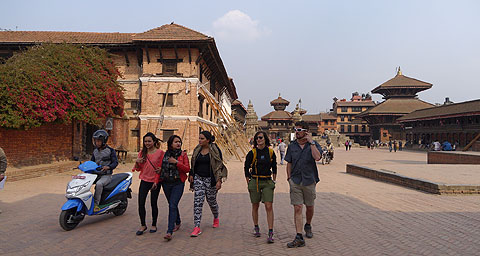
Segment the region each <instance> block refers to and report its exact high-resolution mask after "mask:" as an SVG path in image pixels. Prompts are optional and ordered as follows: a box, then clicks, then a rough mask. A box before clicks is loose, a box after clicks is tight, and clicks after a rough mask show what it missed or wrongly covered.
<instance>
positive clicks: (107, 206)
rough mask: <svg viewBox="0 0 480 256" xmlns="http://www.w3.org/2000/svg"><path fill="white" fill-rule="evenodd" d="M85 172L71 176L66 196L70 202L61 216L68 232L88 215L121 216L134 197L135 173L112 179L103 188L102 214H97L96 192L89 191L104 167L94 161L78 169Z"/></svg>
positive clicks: (64, 207) (62, 224)
mask: <svg viewBox="0 0 480 256" xmlns="http://www.w3.org/2000/svg"><path fill="white" fill-rule="evenodd" d="M78 169H80V170H81V171H82V172H83V173H82V174H78V175H74V176H72V180H71V181H70V182H69V183H68V185H67V191H66V194H65V197H66V198H67V199H68V200H67V202H65V204H64V205H63V206H62V212H61V213H60V218H59V222H60V226H61V227H62V228H63V229H65V230H66V231H70V230H72V229H74V228H75V227H76V226H77V225H78V224H79V223H80V222H81V221H82V220H83V219H84V218H85V215H89V216H91V215H101V214H107V213H110V212H111V213H113V214H114V215H115V216H120V215H122V214H123V213H124V212H125V211H126V210H127V206H128V198H132V190H131V189H130V185H131V184H132V176H133V175H132V173H131V172H126V173H119V174H115V175H113V176H112V181H111V182H110V183H109V184H108V185H107V186H105V187H104V188H103V193H102V199H101V200H100V206H101V207H102V208H101V209H100V210H99V211H94V200H93V193H92V192H91V191H90V188H91V187H92V185H93V184H94V183H95V182H96V179H97V176H98V174H99V171H97V170H99V169H101V166H99V165H97V164H96V163H95V162H92V161H87V162H84V163H81V164H80V165H79V166H78Z"/></svg>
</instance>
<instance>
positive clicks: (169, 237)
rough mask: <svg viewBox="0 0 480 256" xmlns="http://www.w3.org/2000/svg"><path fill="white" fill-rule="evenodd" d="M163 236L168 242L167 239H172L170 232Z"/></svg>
mask: <svg viewBox="0 0 480 256" xmlns="http://www.w3.org/2000/svg"><path fill="white" fill-rule="evenodd" d="M163 238H164V239H165V240H167V242H168V241H170V240H172V234H170V233H167V234H166V235H165V236H164V237H163Z"/></svg>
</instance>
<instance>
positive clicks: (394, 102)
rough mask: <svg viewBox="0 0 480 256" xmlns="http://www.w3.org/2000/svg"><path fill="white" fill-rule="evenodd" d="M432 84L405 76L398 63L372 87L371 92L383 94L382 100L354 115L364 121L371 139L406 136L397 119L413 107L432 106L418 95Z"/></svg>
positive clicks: (390, 138) (379, 139) (384, 139)
mask: <svg viewBox="0 0 480 256" xmlns="http://www.w3.org/2000/svg"><path fill="white" fill-rule="evenodd" d="M431 87H432V84H431V83H427V82H423V81H420V80H417V79H415V78H411V77H407V76H404V75H403V74H402V71H401V70H400V67H399V68H398V70H397V75H396V76H395V77H394V78H392V79H390V80H388V81H386V82H385V83H383V84H381V85H379V86H377V87H376V88H375V89H373V90H372V93H378V94H381V95H383V98H384V99H385V101H383V102H382V103H380V104H378V105H376V106H375V107H373V108H370V109H368V110H367V111H364V112H362V113H360V114H358V115H357V117H360V118H362V119H364V120H365V121H367V123H368V125H369V127H370V133H371V138H372V139H373V140H378V141H380V142H386V141H389V140H405V132H404V131H403V130H402V127H401V124H400V123H398V122H396V120H397V118H399V117H401V116H403V115H406V114H409V113H411V112H413V111H415V110H418V109H424V108H429V107H433V106H434V105H432V104H430V103H428V102H425V101H422V100H419V99H418V97H417V93H419V92H421V91H424V90H427V89H430V88H431Z"/></svg>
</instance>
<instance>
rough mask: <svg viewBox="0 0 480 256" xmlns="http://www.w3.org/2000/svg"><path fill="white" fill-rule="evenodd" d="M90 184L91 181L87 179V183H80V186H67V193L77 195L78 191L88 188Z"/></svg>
mask: <svg viewBox="0 0 480 256" xmlns="http://www.w3.org/2000/svg"><path fill="white" fill-rule="evenodd" d="M88 184H90V181H87V182H86V183H85V184H82V185H78V186H75V187H70V186H67V194H69V195H75V194H76V193H78V192H79V191H81V190H82V189H84V188H86V187H87V186H88Z"/></svg>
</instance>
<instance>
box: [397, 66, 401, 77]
mask: <svg viewBox="0 0 480 256" xmlns="http://www.w3.org/2000/svg"><path fill="white" fill-rule="evenodd" d="M401 75H402V70H401V69H400V66H398V69H397V76H401Z"/></svg>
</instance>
